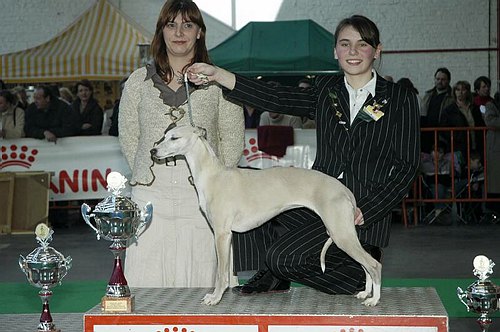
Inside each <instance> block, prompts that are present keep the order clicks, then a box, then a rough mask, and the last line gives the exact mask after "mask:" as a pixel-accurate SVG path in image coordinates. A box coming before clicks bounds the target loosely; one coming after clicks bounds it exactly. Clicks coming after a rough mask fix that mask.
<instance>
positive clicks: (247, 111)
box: [243, 105, 262, 129]
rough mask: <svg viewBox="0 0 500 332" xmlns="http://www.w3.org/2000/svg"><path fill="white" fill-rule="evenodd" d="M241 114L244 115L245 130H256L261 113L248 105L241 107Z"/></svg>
mask: <svg viewBox="0 0 500 332" xmlns="http://www.w3.org/2000/svg"><path fill="white" fill-rule="evenodd" d="M243 112H244V113H243V114H244V115H245V128H246V129H249V128H257V127H258V126H259V123H260V116H261V115H262V112H261V111H259V110H257V109H255V108H253V107H252V106H249V105H243Z"/></svg>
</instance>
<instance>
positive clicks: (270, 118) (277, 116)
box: [259, 81, 302, 128]
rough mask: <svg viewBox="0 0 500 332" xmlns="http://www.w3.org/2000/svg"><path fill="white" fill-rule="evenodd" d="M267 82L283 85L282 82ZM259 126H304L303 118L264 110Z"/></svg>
mask: <svg viewBox="0 0 500 332" xmlns="http://www.w3.org/2000/svg"><path fill="white" fill-rule="evenodd" d="M267 83H268V84H271V85H273V86H281V84H280V83H279V82H276V81H268V82H267ZM259 126H289V127H292V128H302V119H301V117H298V116H294V115H288V114H281V113H274V112H263V113H262V114H261V115H260V121H259Z"/></svg>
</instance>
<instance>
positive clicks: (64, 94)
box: [59, 86, 75, 105]
mask: <svg viewBox="0 0 500 332" xmlns="http://www.w3.org/2000/svg"><path fill="white" fill-rule="evenodd" d="M59 95H60V96H61V97H60V99H61V100H62V101H65V102H66V103H67V104H68V105H71V104H72V103H73V101H75V95H74V94H73V93H72V92H71V90H70V89H68V88H66V87H64V86H63V87H60V88H59Z"/></svg>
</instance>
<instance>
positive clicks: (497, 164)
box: [484, 92, 500, 223]
mask: <svg viewBox="0 0 500 332" xmlns="http://www.w3.org/2000/svg"><path fill="white" fill-rule="evenodd" d="M494 101H495V102H494V103H486V105H485V106H486V112H485V114H484V122H485V123H486V126H488V127H489V128H490V129H489V130H488V133H487V134H486V151H487V153H486V156H487V157H486V158H487V160H486V162H487V163H486V168H487V176H488V198H496V199H499V198H500V175H499V173H498V169H499V168H500V92H496V93H495V99H494ZM486 210H487V212H490V213H488V214H487V216H486V218H487V220H489V221H491V222H495V223H497V222H498V220H499V218H500V203H499V202H488V203H486Z"/></svg>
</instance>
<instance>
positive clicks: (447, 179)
mask: <svg viewBox="0 0 500 332" xmlns="http://www.w3.org/2000/svg"><path fill="white" fill-rule="evenodd" d="M420 161H421V163H420V169H421V172H422V175H423V179H424V183H425V185H426V186H427V187H428V189H429V193H428V195H427V196H428V197H427V198H432V199H436V198H437V199H445V198H449V197H450V188H451V182H452V176H451V169H452V166H451V165H452V154H451V153H449V152H448V149H447V146H446V143H444V142H440V143H438V146H437V148H434V147H433V150H432V152H431V153H426V152H422V153H421V160H420ZM453 164H454V167H455V169H454V173H455V174H454V176H455V178H456V177H457V176H459V175H460V172H461V166H460V164H461V162H460V160H459V157H458V156H456V155H455V156H454V157H453ZM436 179H437V186H436ZM445 207H446V203H435V204H434V210H433V212H434V216H433V219H435V218H437V217H438V216H440V215H441V213H442V212H443V211H444V209H445ZM442 217H443V216H441V218H442Z"/></svg>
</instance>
